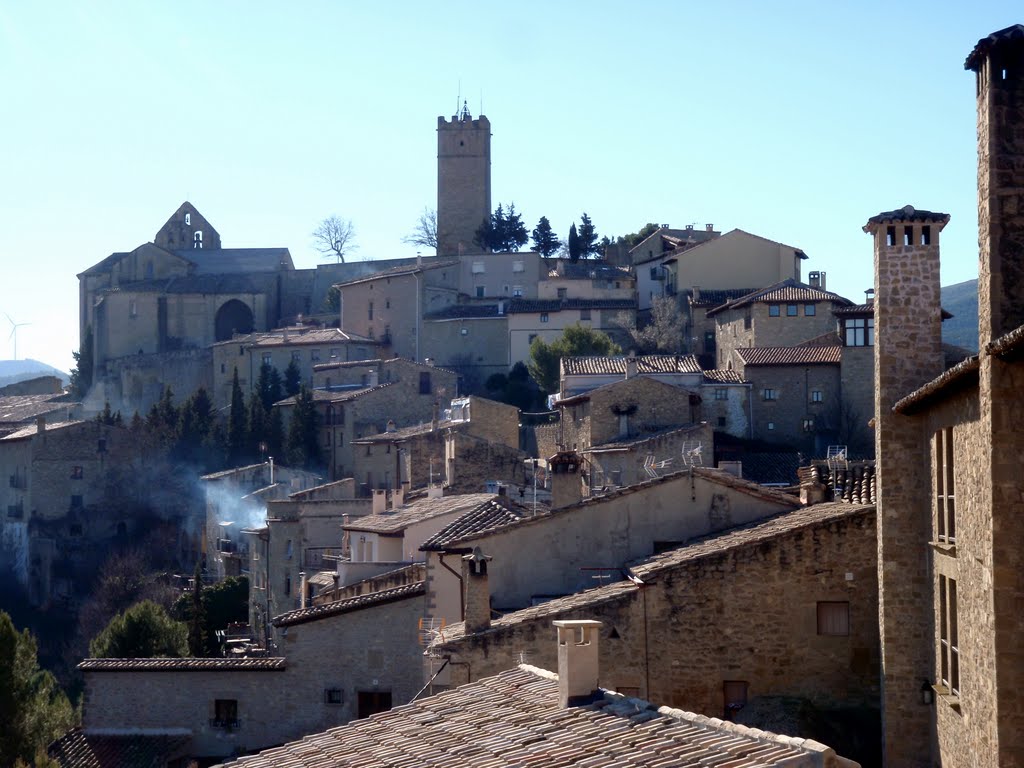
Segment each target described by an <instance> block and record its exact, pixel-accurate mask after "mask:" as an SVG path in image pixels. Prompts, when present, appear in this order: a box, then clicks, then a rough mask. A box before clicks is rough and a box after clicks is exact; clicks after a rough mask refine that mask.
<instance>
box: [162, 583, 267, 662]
mask: <svg viewBox="0 0 1024 768" xmlns="http://www.w3.org/2000/svg"><path fill="white" fill-rule="evenodd" d="M201 610H202V614H203V631H204V636H203V653H202V654H201V655H204V656H216V655H219V653H220V641H219V639H218V638H217V632H219V631H221V630H224V629H227V626H228V624H231V623H233V622H240V623H245V622H247V621H248V620H249V580H248V579H247V578H245V577H244V576H232V577H229V578H227V579H224V580H223V581H219V582H217V583H216V584H214V585H213V586H210V587H204V588H203V591H202V606H201ZM195 611H196V603H195V595H194V594H193V593H188V594H184V595H181V597H179V598H178V599H177V601H175V603H174V605H173V606H172V607H171V616H172V617H173V618H175V619H177V620H178V621H183V622H185V623H187V624H189V625H190V627H191V622H192V618H193V616H195ZM191 647H192V640H191V638H190V640H189V648H190V649H191ZM194 655H200V654H194Z"/></svg>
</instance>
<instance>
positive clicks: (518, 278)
mask: <svg viewBox="0 0 1024 768" xmlns="http://www.w3.org/2000/svg"><path fill="white" fill-rule="evenodd" d="M459 264H460V266H459V291H460V292H461V293H462V294H464V295H465V296H467V297H469V299H470V300H478V299H483V300H490V301H492V302H493V300H494V299H504V300H506V301H508V300H510V299H535V298H537V296H538V286H539V285H541V284H542V281H543V280H544V279H545V273H546V266H545V264H544V259H543V258H541V255H540V254H539V253H535V252H533V251H520V252H517V253H477V254H470V255H463V256H460V257H459Z"/></svg>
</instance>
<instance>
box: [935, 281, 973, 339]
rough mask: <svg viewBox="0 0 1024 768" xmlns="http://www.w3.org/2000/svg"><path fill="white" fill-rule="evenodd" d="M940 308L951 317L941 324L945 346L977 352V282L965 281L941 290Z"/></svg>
mask: <svg viewBox="0 0 1024 768" xmlns="http://www.w3.org/2000/svg"><path fill="white" fill-rule="evenodd" d="M942 308H943V309H945V310H946V311H947V312H949V313H950V314H952V315H953V318H952V319H951V320H946V321H945V322H944V323H943V324H942V340H943V341H944V342H946V343H947V344H955V345H956V346H958V347H963V348H964V349H969V350H971V352H977V351H978V281H977V280H967V281H966V282H963V283H957V284H956V285H947V286H945V287H944V288H943V289H942Z"/></svg>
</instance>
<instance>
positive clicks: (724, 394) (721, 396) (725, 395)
mask: <svg viewBox="0 0 1024 768" xmlns="http://www.w3.org/2000/svg"><path fill="white" fill-rule="evenodd" d="M728 399H729V390H728V389H727V388H726V387H715V400H728Z"/></svg>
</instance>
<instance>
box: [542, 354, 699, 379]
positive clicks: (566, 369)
mask: <svg viewBox="0 0 1024 768" xmlns="http://www.w3.org/2000/svg"><path fill="white" fill-rule="evenodd" d="M561 365H562V374H563V375H566V376H578V375H584V374H621V375H622V376H625V375H626V356H625V355H615V356H613V357H600V356H589V357H563V358H562V364H561ZM636 372H637V373H638V374H641V373H647V374H650V373H702V371H701V367H700V363H698V362H697V356H696V355H637V358H636Z"/></svg>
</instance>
